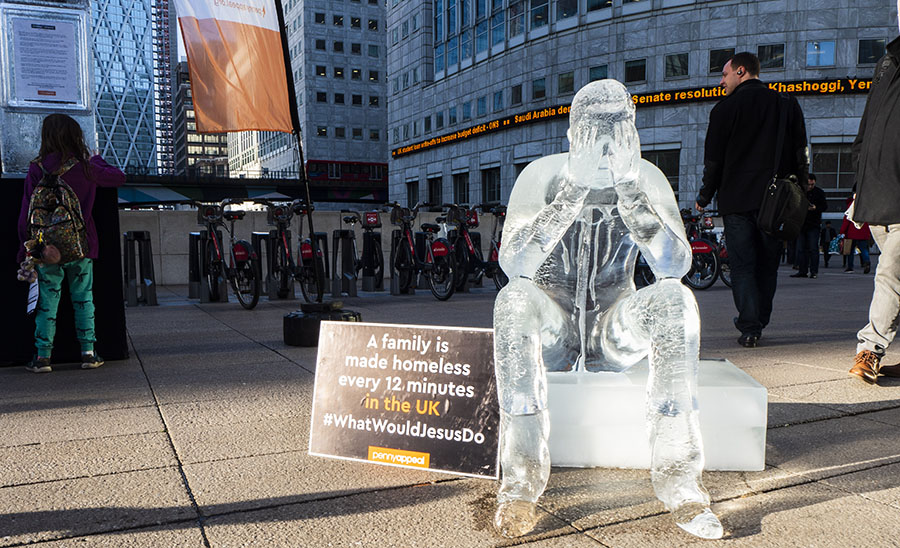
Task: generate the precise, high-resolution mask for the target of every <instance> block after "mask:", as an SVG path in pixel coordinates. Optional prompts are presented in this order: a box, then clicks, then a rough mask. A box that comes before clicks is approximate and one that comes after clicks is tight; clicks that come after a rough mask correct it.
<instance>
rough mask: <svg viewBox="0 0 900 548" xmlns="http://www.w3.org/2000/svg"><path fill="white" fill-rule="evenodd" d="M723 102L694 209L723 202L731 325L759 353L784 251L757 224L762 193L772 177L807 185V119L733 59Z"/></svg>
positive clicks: (725, 73)
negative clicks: (733, 313)
mask: <svg viewBox="0 0 900 548" xmlns="http://www.w3.org/2000/svg"><path fill="white" fill-rule="evenodd" d="M720 85H721V86H722V87H723V88H725V98H724V99H722V100H721V101H719V103H718V104H716V106H715V107H713V109H712V111H711V112H710V114H709V128H708V129H707V132H706V145H705V161H704V163H705V165H704V169H703V186H702V188H701V189H700V192H699V194H698V195H697V203H696V204H695V206H696V208H697V209H698V210H699V211H703V210H704V209H705V208H706V206H707V205H709V203H710V202H711V201H712V199H713V197H714V196H716V195H718V202H719V212H720V213H721V214H722V215H723V217H724V221H725V238H726V240H727V241H728V262H729V266H730V267H731V277H732V285H733V286H732V295H733V297H734V304H735V306H736V307H737V310H738V316H737V318H735V320H734V325H735V327H736V328H737V329H738V330H739V331H740V332H741V336H740V338H739V339H738V343H740V344H741V345H742V346H745V347H748V348H749V347H755V346H757V344H758V341H759V338H760V336H761V335H762V330H763V328H764V327H766V325H767V324H768V323H769V318H770V317H771V315H772V300H773V298H774V297H775V288H776V285H777V279H778V259H779V255H780V253H781V249H782V245H781V242H780V241H779V240H777V239H776V238H774V237H772V236H770V235H768V234H766V233H764V232H763V231H762V230H760V229H759V227H758V226H757V224H756V215H757V213H758V212H759V206H760V203H761V202H762V197H763V192H764V190H765V187H766V185H767V183H769V182H770V181H771V180H772V177H773V174H774V173H777V174H778V176H779V177H786V176H788V175H795V176H797V179H798V180H800V181H805V180H806V179H807V170H808V167H809V154H808V149H807V146H806V126H805V124H804V121H803V112H802V111H801V110H800V105H799V104H798V103H797V100H796V99H794V98H793V97H789V96H782V95H780V94H779V93H777V92H775V91H773V90H770V89H769V87H768V86H767V85H766V84H764V83H763V82H761V81H760V80H759V59H758V58H757V57H756V56H755V55H753V54H752V53H748V52H742V53H738V54H736V55H734V56H733V57H732V58H731V59H730V60H729V61H728V62H727V63H725V67H724V68H723V69H722V81H721V83H720ZM782 111H783V112H785V115H786V120H787V123H786V127H785V134H784V144H783V146H782V148H781V153H780V155H779V157H778V158H777V159H776V158H775V155H776V152H775V147H776V142H777V137H778V133H779V121H780V114H781V113H782Z"/></svg>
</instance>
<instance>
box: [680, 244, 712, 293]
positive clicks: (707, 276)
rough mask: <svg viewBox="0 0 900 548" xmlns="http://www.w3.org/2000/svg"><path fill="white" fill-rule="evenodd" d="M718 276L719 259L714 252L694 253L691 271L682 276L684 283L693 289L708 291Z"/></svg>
mask: <svg viewBox="0 0 900 548" xmlns="http://www.w3.org/2000/svg"><path fill="white" fill-rule="evenodd" d="M718 276H719V257H718V256H717V255H716V254H715V252H710V253H694V256H693V258H692V259H691V270H690V271H689V272H688V273H687V274H686V275H685V276H684V283H686V284H687V285H688V287H691V288H693V289H709V288H710V287H711V286H712V284H714V283H716V278H718Z"/></svg>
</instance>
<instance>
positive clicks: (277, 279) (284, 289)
mask: <svg viewBox="0 0 900 548" xmlns="http://www.w3.org/2000/svg"><path fill="white" fill-rule="evenodd" d="M280 243H281V242H279V244H280ZM277 247H278V251H276V252H275V255H274V256H273V257H272V278H273V281H274V283H275V288H276V290H275V291H276V293H277V294H278V298H279V299H283V298H285V297H287V296H288V293H290V290H291V284H292V283H294V277H293V276H292V275H291V267H290V264H289V263H288V256H287V252H286V251H285V249H284V246H282V245H278V246H277Z"/></svg>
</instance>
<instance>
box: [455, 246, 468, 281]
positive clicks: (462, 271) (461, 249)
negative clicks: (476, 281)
mask: <svg viewBox="0 0 900 548" xmlns="http://www.w3.org/2000/svg"><path fill="white" fill-rule="evenodd" d="M453 255H454V259H456V260H455V262H456V264H455V265H454V266H455V268H456V270H455V272H454V274H453V284H454V285H455V286H456V287H455V289H456V291H465V289H466V282H468V281H469V248H468V247H466V241H465V240H464V239H462V238H457V240H456V245H454V246H453Z"/></svg>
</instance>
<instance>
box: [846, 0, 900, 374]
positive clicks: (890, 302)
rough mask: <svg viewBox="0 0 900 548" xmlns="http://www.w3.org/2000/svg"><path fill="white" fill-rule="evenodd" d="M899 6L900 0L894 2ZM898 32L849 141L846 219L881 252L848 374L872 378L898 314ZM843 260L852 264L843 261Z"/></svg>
mask: <svg viewBox="0 0 900 548" xmlns="http://www.w3.org/2000/svg"><path fill="white" fill-rule="evenodd" d="M897 7H898V10H900V0H898V2H897ZM898 69H900V38H895V39H894V40H893V41H892V42H891V43H890V44H888V45H887V48H886V53H885V55H884V57H882V58H881V59H880V60H879V61H878V64H877V65H876V66H875V73H874V77H873V78H872V87H871V89H870V90H869V95H868V98H867V99H866V108H865V110H864V111H863V115H862V119H861V120H860V122H859V132H858V134H857V136H856V140H855V141H854V142H853V159H854V165H856V166H857V168H856V195H855V200H854V202H853V204H852V205H851V207H850V209H849V210H848V219H847V222H849V223H852V224H853V225H854V227H857V228H859V227H861V226H862V224H863V223H868V224H869V229H870V230H871V234H872V237H873V238H874V239H875V243H877V244H878V248H879V249H880V250H881V255H880V256H879V258H878V266H877V267H876V269H875V289H874V291H873V293H872V302H871V304H870V305H869V322H868V323H867V324H866V325H865V327H863V328H862V329H860V330H859V331H858V332H857V334H856V340H857V345H856V357H855V358H854V361H853V366H852V367H851V368H850V371H849V373H850V375H852V376H854V377H857V378H859V379H862V380H863V381H865V382H866V383H869V384H875V383H876V382H877V380H878V373H879V370H880V369H881V360H882V359H883V358H884V354H885V352H886V351H887V348H888V347H889V346H890V344H891V342H893V340H894V336H895V335H896V333H897V324H898V319H900V171H898V170H897V158H898V155H900V140H898V139H897V138H896V137H897V128H898V127H900V80H898V78H897V76H898ZM848 264H852V263H850V262H849V259H848Z"/></svg>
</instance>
